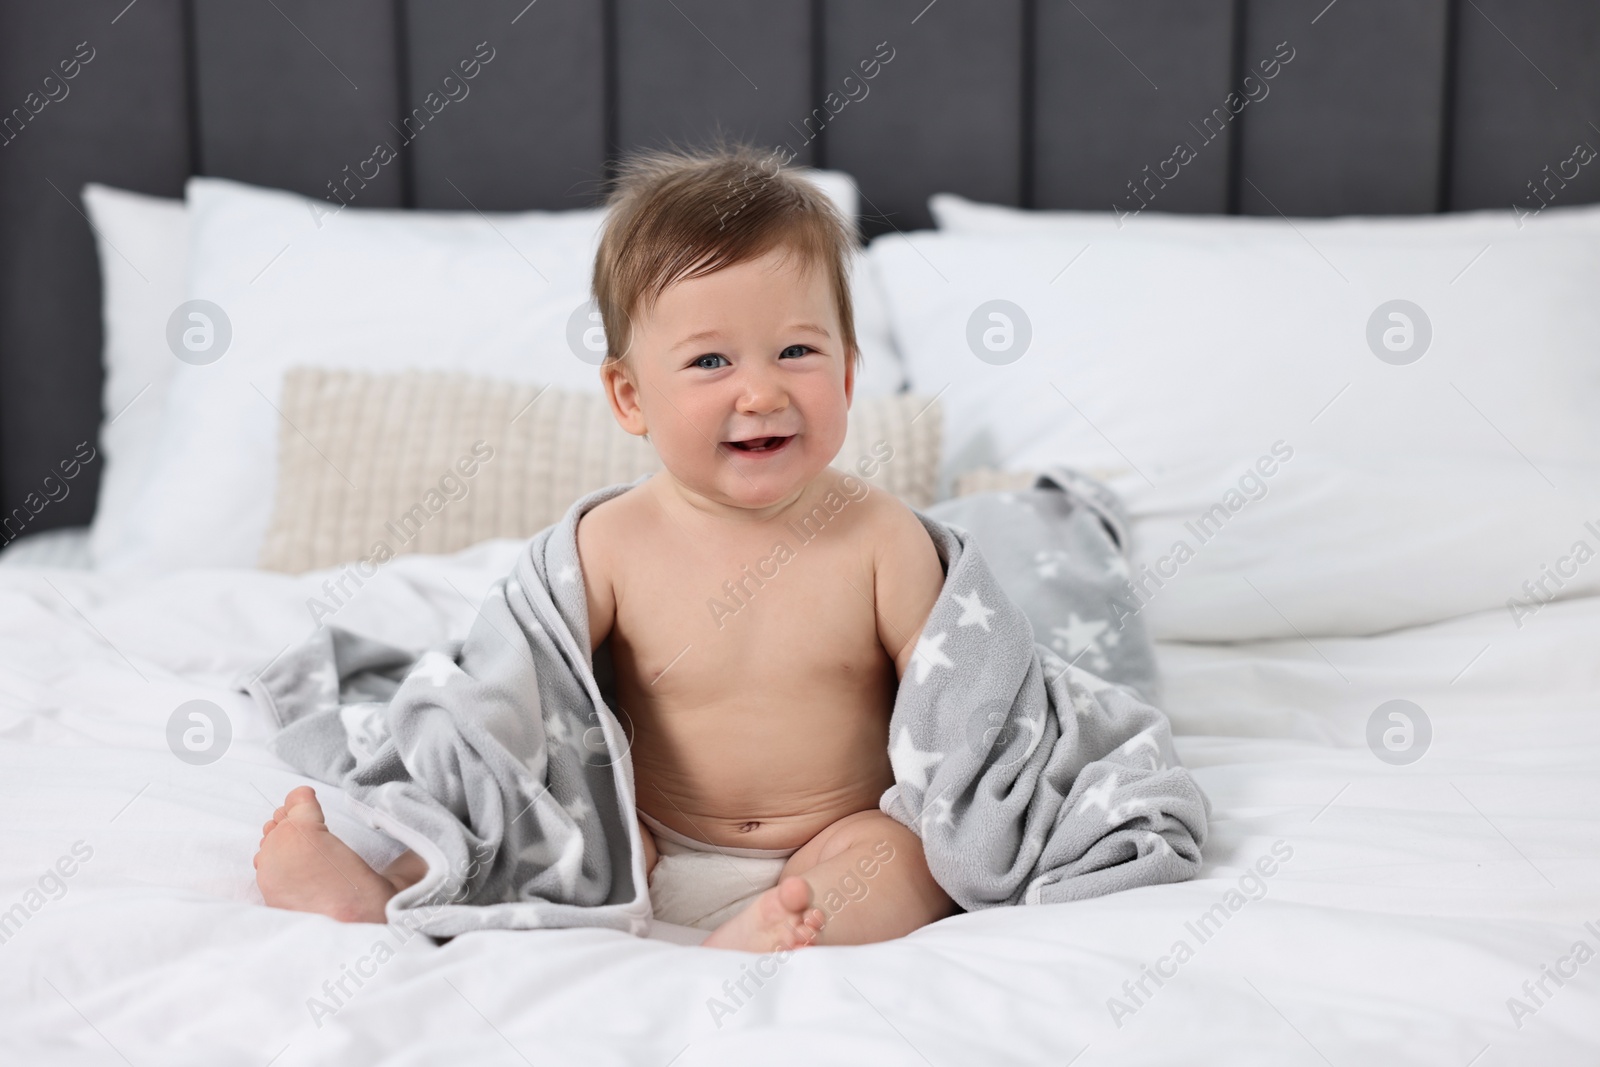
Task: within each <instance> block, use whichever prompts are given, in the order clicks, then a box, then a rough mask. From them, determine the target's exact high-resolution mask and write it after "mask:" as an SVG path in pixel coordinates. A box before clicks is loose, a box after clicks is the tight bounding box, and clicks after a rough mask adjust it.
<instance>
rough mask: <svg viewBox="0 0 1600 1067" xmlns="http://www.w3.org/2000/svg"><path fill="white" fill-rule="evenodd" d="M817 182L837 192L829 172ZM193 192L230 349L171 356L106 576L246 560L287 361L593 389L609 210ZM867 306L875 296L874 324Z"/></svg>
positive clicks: (272, 470)
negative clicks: (435, 208)
mask: <svg viewBox="0 0 1600 1067" xmlns="http://www.w3.org/2000/svg"><path fill="white" fill-rule="evenodd" d="M808 173H810V175H811V176H812V177H813V178H816V177H817V174H816V172H808ZM841 177H843V176H841ZM844 183H845V186H847V187H848V191H849V192H850V193H853V184H852V183H849V180H848V178H847V177H844ZM823 184H824V187H825V188H828V186H829V185H830V184H831V186H832V189H831V192H832V193H835V194H837V193H839V191H840V188H841V186H840V182H839V180H838V178H837V177H836V178H829V179H823ZM187 193H188V207H189V214H190V225H191V229H190V242H189V253H188V261H189V262H188V279H189V280H188V285H187V294H188V296H189V297H190V299H194V300H204V301H208V302H210V303H211V304H213V305H215V306H217V307H220V308H221V309H223V319H224V320H225V323H226V330H227V332H228V333H230V334H231V338H230V340H229V341H228V347H227V349H226V351H225V353H224V354H223V355H222V356H221V357H220V358H217V359H216V361H215V362H210V363H204V364H199V365H189V364H185V363H178V361H177V360H175V359H173V362H174V363H178V365H177V366H176V368H175V369H174V371H173V373H172V379H171V391H170V395H169V396H168V398H167V418H166V419H165V428H164V431H163V434H162V437H161V440H160V444H159V447H158V449H157V451H156V456H155V458H154V460H153V464H152V469H151V471H150V473H149V475H148V477H147V478H146V479H145V480H144V482H143V490H142V491H141V493H140V494H139V499H138V504H137V514H136V516H135V518H134V520H133V521H132V522H130V523H129V524H128V526H127V528H126V530H125V531H124V536H123V537H122V538H121V539H120V540H119V541H118V542H116V543H115V544H107V545H106V546H105V548H104V551H103V552H102V553H101V554H100V555H99V557H98V564H99V565H100V566H101V567H103V568H105V569H108V570H138V571H161V570H169V569H176V568H179V567H186V566H238V567H249V566H253V565H254V563H255V560H256V559H257V557H258V554H259V549H260V544H261V540H262V538H263V537H264V535H265V531H266V526H267V521H268V517H269V515H270V511H271V500H272V496H273V492H274V489H275V484H276V461H277V453H276V445H275V443H276V439H277V431H278V425H277V424H278V421H279V419H280V416H279V414H278V413H277V412H276V410H275V409H274V405H275V404H276V403H277V399H278V392H279V389H280V386H281V382H282V375H283V371H284V369H285V368H286V367H287V366H288V365H290V364H296V365H307V366H318V367H328V368H341V369H350V370H368V371H394V370H401V369H405V368H419V369H437V370H456V371H461V372H463V373H468V374H474V375H479V376H484V377H495V378H508V379H512V380H520V381H531V382H538V383H540V384H550V385H554V386H557V387H560V388H566V389H577V390H584V391H590V392H593V391H597V390H598V389H599V376H598V371H597V369H596V366H595V364H594V362H592V359H593V358H594V357H593V356H592V354H590V353H587V352H586V353H585V356H586V357H588V358H579V356H578V355H576V354H574V350H573V349H572V348H571V347H570V346H569V341H568V338H569V336H571V335H572V333H571V332H572V331H573V330H579V331H581V329H582V327H583V323H584V320H583V318H582V315H583V310H584V309H586V307H587V305H588V299H589V281H590V275H591V271H592V269H593V262H594V251H595V246H596V244H597V241H598V236H599V226H600V223H601V221H602V219H603V218H604V210H603V209H600V208H595V209H589V210H582V211H566V212H523V213H515V214H512V213H505V214H493V215H490V216H487V217H485V216H481V215H479V214H477V213H475V212H425V211H400V210H378V209H348V210H343V211H338V212H330V211H328V210H327V205H326V204H324V203H322V202H320V201H316V200H312V199H310V198H306V197H301V196H298V195H295V194H292V193H286V192H281V191H277V190H268V189H259V188H255V187H252V186H248V185H243V184H241V183H237V182H231V181H225V180H221V179H214V178H191V179H190V181H189V185H188V189H187ZM851 206H852V204H851V203H850V201H849V200H846V201H845V202H844V203H841V204H840V207H841V209H844V208H847V207H851ZM858 288H861V287H860V286H858ZM872 300H873V294H872V293H871V291H870V290H866V292H865V296H864V297H863V299H862V305H863V308H864V312H865V314H864V319H865V323H866V325H867V326H870V324H871V323H872V322H873V321H874V311H873V305H872ZM202 310H203V309H202ZM169 313H170V309H169ZM213 317H215V316H213ZM876 319H877V320H879V321H880V322H881V320H882V319H883V313H882V311H881V309H880V310H878V311H877V312H876ZM195 321H196V322H197V323H198V322H199V321H200V320H195ZM163 326H164V327H165V323H163ZM215 326H216V327H217V328H218V329H220V328H221V327H222V323H221V322H219V323H216V324H215ZM858 333H860V334H862V335H864V336H861V337H860V340H861V345H862V349H863V357H864V360H865V363H864V373H863V380H862V382H861V383H860V386H859V388H860V389H861V390H862V393H863V395H877V394H885V393H893V392H898V391H900V390H901V389H902V388H903V385H904V377H903V373H902V372H901V371H900V369H899V364H898V360H897V358H896V357H895V356H894V354H893V353H892V351H890V350H889V345H888V342H887V339H886V338H878V337H872V336H871V335H870V334H869V333H868V331H867V329H865V328H863V329H862V330H860V331H858ZM196 336H197V337H200V336H202V335H201V334H196ZM216 336H218V337H220V336H221V335H220V334H218V335H216ZM162 343H163V345H165V343H166V338H165V329H164V330H163V337H162ZM213 343H216V342H213ZM168 358H169V359H172V356H171V353H170V352H169V353H168ZM197 358H199V357H197Z"/></svg>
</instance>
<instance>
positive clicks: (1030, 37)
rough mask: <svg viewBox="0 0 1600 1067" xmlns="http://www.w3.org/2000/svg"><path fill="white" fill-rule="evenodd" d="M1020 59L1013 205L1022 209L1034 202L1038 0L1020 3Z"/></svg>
mask: <svg viewBox="0 0 1600 1067" xmlns="http://www.w3.org/2000/svg"><path fill="white" fill-rule="evenodd" d="M1020 45H1021V48H1020V50H1021V57H1020V62H1019V63H1018V71H1019V74H1020V77H1021V82H1022V84H1021V87H1020V92H1019V94H1018V96H1019V105H1020V106H1019V107H1018V108H1017V111H1018V112H1019V114H1018V116H1017V118H1018V121H1019V122H1020V123H1021V124H1022V129H1021V136H1020V137H1018V138H1017V147H1018V153H1019V155H1020V158H1019V159H1018V160H1017V203H1018V204H1019V205H1021V206H1022V207H1033V198H1034V173H1033V168H1034V159H1035V158H1036V156H1035V146H1034V136H1035V131H1034V121H1035V119H1034V116H1035V114H1036V113H1037V107H1036V101H1035V99H1034V98H1035V96H1036V95H1037V93H1038V78H1039V55H1038V48H1039V2H1038V0H1022V41H1021V42H1020Z"/></svg>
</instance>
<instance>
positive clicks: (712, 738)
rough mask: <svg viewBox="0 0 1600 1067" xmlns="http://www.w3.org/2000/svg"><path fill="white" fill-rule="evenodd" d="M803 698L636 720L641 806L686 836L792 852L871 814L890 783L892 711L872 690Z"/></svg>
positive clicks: (658, 711)
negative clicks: (833, 827) (835, 826)
mask: <svg viewBox="0 0 1600 1067" xmlns="http://www.w3.org/2000/svg"><path fill="white" fill-rule="evenodd" d="M810 697H811V698H810V699H798V700H796V699H787V700H784V701H774V702H769V703H767V704H765V705H761V704H758V703H754V702H751V701H749V700H745V701H743V702H742V703H739V704H734V703H729V702H717V703H705V704H701V705H700V706H698V707H695V708H676V709H674V708H652V709H649V710H647V711H644V712H641V713H639V714H638V715H636V716H635V720H634V727H635V734H634V740H633V768H634V783H635V788H636V791H637V799H638V804H639V807H640V808H641V809H642V810H643V811H644V812H645V813H646V814H648V815H650V816H652V817H653V818H655V819H657V820H659V821H660V822H662V823H664V824H665V825H667V826H670V827H671V828H673V829H674V830H677V831H679V832H680V833H684V834H687V835H689V836H690V837H693V838H697V839H699V840H701V841H708V842H710V843H712V844H716V845H732V846H738V847H743V848H798V847H800V846H801V845H804V844H805V843H806V842H807V841H810V840H811V839H812V838H813V837H815V836H816V835H817V834H818V833H819V832H820V831H822V830H823V829H825V828H826V827H827V826H829V825H830V824H831V823H834V822H837V821H838V820H839V819H842V818H844V817H845V816H846V815H851V814H853V813H855V812H858V811H867V810H870V809H873V808H876V807H877V806H878V798H879V797H880V796H882V795H883V791H884V790H885V789H887V788H889V786H891V785H893V784H894V772H893V771H892V770H891V768H890V766H889V755H888V736H889V735H888V724H889V712H890V709H891V707H892V704H891V703H890V702H889V701H886V700H885V699H884V696H883V695H882V694H879V693H877V692H876V691H874V692H873V693H871V694H866V693H831V694H810ZM817 697H821V699H817ZM635 706H637V705H635Z"/></svg>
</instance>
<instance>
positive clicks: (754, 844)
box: [256, 146, 955, 952]
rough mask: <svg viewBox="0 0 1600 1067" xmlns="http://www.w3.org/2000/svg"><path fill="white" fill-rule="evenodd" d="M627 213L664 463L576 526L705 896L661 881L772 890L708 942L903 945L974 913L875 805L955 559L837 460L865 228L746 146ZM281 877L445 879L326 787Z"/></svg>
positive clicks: (658, 820) (617, 409)
mask: <svg viewBox="0 0 1600 1067" xmlns="http://www.w3.org/2000/svg"><path fill="white" fill-rule="evenodd" d="M610 209H611V210H610V213H609V215H608V219H607V222H606V229H605V232H604V234H603V237H602V240H601V243H600V247H599V251H598V254H597V256H596V261H595V270H594V292H595V298H596V302H597V303H598V305H599V308H600V312H601V316H602V322H603V324H604V326H605V334H606V339H607V345H608V351H607V358H606V361H605V363H604V364H603V365H602V367H601V379H602V383H603V386H604V388H605V392H606V395H607V397H608V399H609V401H610V404H611V409H612V412H613V414H614V415H615V417H616V419H617V421H618V422H619V423H620V424H621V425H622V427H623V428H624V429H626V430H627V431H628V432H629V433H632V434H635V435H645V436H646V437H647V439H648V440H649V441H650V442H651V443H652V444H653V445H654V446H655V449H656V451H657V453H658V454H659V455H660V458H661V462H662V467H663V469H662V470H661V471H660V472H658V473H657V474H655V475H653V476H652V477H651V478H649V479H648V480H646V481H644V482H642V483H641V484H639V485H637V486H634V487H632V488H630V489H629V490H627V491H626V492H623V493H621V494H620V495H618V496H614V497H612V498H610V499H608V500H606V501H605V502H603V503H601V504H599V505H597V506H595V507H593V508H592V509H591V510H590V511H589V512H588V513H586V514H585V515H584V516H583V518H582V520H581V521H580V522H579V523H578V527H577V539H578V552H579V557H580V562H581V564H582V570H583V579H584V585H585V587H586V589H587V592H588V607H589V631H590V632H589V642H590V647H591V649H592V650H598V649H599V648H600V646H601V645H602V644H603V643H605V642H607V641H609V642H610V646H609V652H610V654H611V658H612V664H613V667H614V677H615V683H616V691H615V699H616V703H617V704H618V705H620V707H621V708H622V709H624V711H625V715H626V718H625V721H627V722H628V723H629V724H630V725H631V726H632V729H633V739H632V747H631V758H632V762H633V770H634V779H635V786H636V790H635V792H636V799H637V806H638V814H639V818H640V820H641V821H640V832H641V835H642V837H643V841H644V849H645V857H646V864H647V867H648V870H649V872H650V879H651V881H650V887H651V895H652V900H653V902H655V901H656V900H657V898H658V897H660V898H662V900H670V899H672V898H673V897H674V895H675V893H677V891H678V889H680V888H681V887H677V886H669V885H665V884H662V883H663V882H664V879H663V878H661V877H658V876H657V875H658V874H666V873H667V872H668V870H669V869H674V868H673V865H674V864H675V863H677V862H678V861H679V860H680V859H684V858H689V859H693V858H695V854H696V853H702V854H710V855H709V856H708V857H701V858H707V859H709V860H710V861H712V862H714V863H719V864H720V865H721V866H722V867H723V868H725V869H733V868H737V871H738V875H739V879H740V880H742V882H743V883H744V884H743V885H742V886H741V887H740V889H741V890H743V889H748V890H749V892H748V893H744V892H739V893H736V894H735V895H734V899H733V900H732V901H731V902H730V903H729V905H728V906H727V907H725V908H723V909H722V911H723V912H726V913H728V914H727V917H726V918H719V919H718V920H717V924H716V925H715V927H714V928H713V929H712V930H711V933H710V935H709V937H708V938H707V939H706V941H705V944H707V945H710V946H715V947H723V948H732V949H744V950H748V951H755V952H767V951H773V950H782V949H789V948H796V947H799V946H802V945H807V944H839V945H847V944H862V943H866V942H873V941H882V940H887V939H889V938H894V937H899V936H902V935H904V934H906V933H909V932H910V931H912V930H915V929H917V928H918V927H920V926H924V925H926V924H927V923H930V922H933V921H935V920H937V919H940V918H942V917H944V916H946V915H949V914H951V913H952V912H953V911H954V910H955V907H954V905H953V903H952V902H951V900H950V897H949V896H948V895H947V894H946V893H945V892H944V890H943V889H941V888H940V887H939V885H938V883H937V882H935V881H934V879H933V876H932V875H931V874H930V873H929V871H928V867H927V863H926V861H925V859H924V857H923V851H922V844H921V841H920V840H919V839H918V837H917V835H916V834H915V833H913V832H912V831H911V830H909V829H907V828H906V827H904V826H902V825H901V824H900V823H898V822H896V821H895V820H894V819H892V818H890V817H889V816H888V815H886V814H884V813H883V812H882V811H880V810H879V809H878V806H877V805H878V798H879V797H880V796H881V795H882V794H883V792H884V790H886V789H887V788H889V787H890V786H891V785H893V784H894V774H893V771H892V770H891V768H890V763H889V755H888V747H889V746H888V731H889V715H890V711H891V709H892V707H893V704H894V699H895V693H896V690H897V686H898V683H899V679H900V677H901V676H902V675H903V674H904V673H905V670H906V668H907V666H908V664H909V661H910V659H911V656H912V652H913V650H914V649H915V648H916V644H917V637H918V635H919V634H920V632H921V630H922V626H923V624H924V623H925V622H926V620H927V618H928V613H929V611H930V610H931V609H932V607H933V604H934V601H935V600H936V599H937V598H938V595H939V591H940V589H941V587H942V585H943V582H944V572H943V569H942V567H941V565H940V562H939V557H938V554H937V552H936V551H935V549H934V546H933V542H932V540H931V539H930V538H929V536H928V533H927V531H926V530H925V529H924V528H923V526H922V523H921V521H920V520H919V519H918V518H917V517H916V515H915V514H913V513H912V511H911V510H910V508H908V507H907V506H906V505H905V504H904V503H902V502H901V501H899V500H898V499H896V498H894V497H892V496H890V495H889V494H887V493H884V492H881V491H870V490H869V488H868V487H867V486H866V485H865V484H864V483H862V482H860V481H858V480H857V479H856V478H855V477H853V476H852V475H850V474H846V473H842V472H841V471H839V470H836V469H834V468H832V467H830V466H829V464H830V463H831V462H832V461H833V460H834V459H835V457H836V456H837V455H838V453H839V450H840V448H841V446H842V444H843V442H844V435H845V422H846V413H847V411H848V410H849V407H850V401H851V396H852V394H853V392H854V388H855V379H856V367H857V364H858V362H859V360H860V352H859V349H858V348H857V346H856V342H855V330H854V322H853V315H852V310H851V302H850V291H849V286H848V269H849V258H850V256H851V255H852V253H853V251H854V247H855V242H854V237H853V234H852V231H851V228H850V224H849V223H847V222H846V221H845V220H844V219H843V218H842V217H841V216H840V215H839V214H838V212H837V211H836V209H835V208H834V207H833V206H832V204H831V202H830V201H829V200H828V199H827V197H826V196H825V195H824V194H822V193H821V192H820V191H819V190H818V189H817V188H816V187H815V186H814V185H812V184H811V183H810V182H809V181H807V180H806V179H805V178H803V177H801V176H799V175H797V174H796V173H794V172H792V171H788V170H784V169H783V168H781V167H779V166H776V165H774V161H773V160H771V159H769V158H767V157H764V156H762V155H761V154H760V153H757V152H755V151H754V150H752V149H749V148H747V147H742V146H735V147H732V148H719V149H716V150H713V151H708V152H704V153H696V154H683V153H660V152H658V153H649V154H644V155H640V156H636V157H634V158H633V159H632V160H630V161H629V162H628V163H627V164H625V166H624V168H623V171H622V174H621V176H620V178H619V181H618V183H617V187H616V190H615V192H614V193H613V195H612V197H611V201H610ZM839 458H840V460H841V461H842V462H844V463H850V462H852V461H854V460H855V459H856V457H853V456H843V457H839ZM796 531H805V532H806V534H805V536H806V537H807V538H809V539H802V538H801V537H800V536H797V533H796ZM780 545H781V546H784V547H782V548H780V547H779V546H780ZM753 573H759V574H760V575H761V577H759V578H756V577H752V574H753ZM730 583H731V584H730ZM729 589H732V590H733V591H735V592H736V593H737V596H733V597H730V596H729ZM752 861H754V863H753V865H752ZM761 861H765V863H764V865H763V863H762V862H761ZM256 869H257V881H258V884H259V885H260V887H261V891H262V895H263V896H264V897H265V899H266V902H267V903H268V904H271V905H273V906H276V907H285V908H293V909H297V910H304V911H316V912H320V913H323V914H327V915H332V916H334V917H335V918H339V919H343V920H346V921H368V922H383V921H384V904H385V902H386V901H387V900H388V899H389V898H390V897H391V896H393V895H394V894H395V893H396V892H398V891H399V890H400V889H403V888H405V887H406V886H409V885H411V884H413V883H414V882H416V881H417V880H418V879H419V878H420V877H421V876H422V875H423V874H424V873H425V870H424V867H423V864H422V862H421V860H420V859H419V858H418V857H417V856H416V855H415V854H413V853H407V854H405V855H404V856H402V857H401V858H400V859H399V860H397V861H396V862H395V864H394V865H392V866H391V867H389V868H387V869H386V871H385V872H384V873H382V874H379V873H378V872H376V871H373V870H372V869H371V868H370V867H369V866H367V864H366V863H365V862H364V861H362V860H361V858H360V857H359V856H358V855H356V853H355V852H354V851H353V850H351V849H350V848H349V847H348V846H346V845H344V844H343V843H342V842H340V841H339V840H338V839H337V838H336V837H334V836H333V835H332V834H331V833H330V832H329V831H328V829H327V826H326V824H325V823H324V821H323V817H322V811H321V808H320V806H318V804H317V802H316V799H315V796H314V794H313V793H312V791H311V790H310V789H309V788H307V787H304V786H302V787H300V788H298V789H295V790H294V791H292V792H291V793H290V794H289V796H288V798H287V799H286V800H285V801H284V805H283V807H281V808H279V809H278V811H277V812H276V813H275V814H274V816H273V818H272V819H271V820H270V821H269V822H268V823H267V824H266V826H265V827H263V837H262V842H261V847H260V851H259V852H258V854H257V856H256ZM683 869H684V870H685V871H687V869H688V868H683ZM725 873H726V872H725V871H724V874H725ZM690 895H691V896H692V895H693V894H692V893H691V894H690ZM846 905H848V906H846ZM663 906H664V905H663V904H662V903H659V902H657V904H656V907H657V915H658V917H662V910H661V909H662V907H663ZM673 921H680V922H682V921H686V920H684V919H682V918H677V917H675V916H674V917H673Z"/></svg>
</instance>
